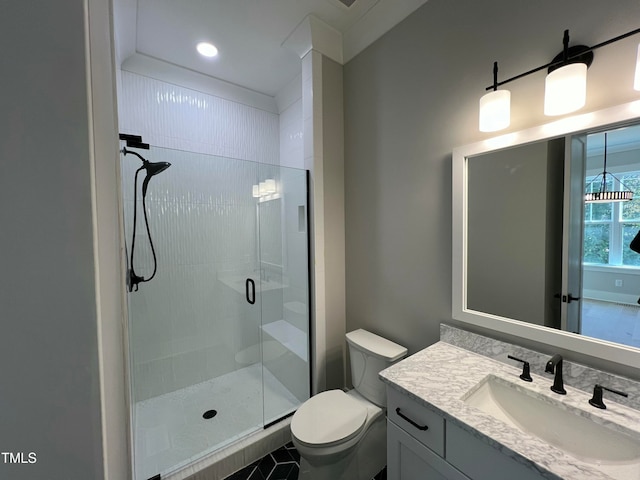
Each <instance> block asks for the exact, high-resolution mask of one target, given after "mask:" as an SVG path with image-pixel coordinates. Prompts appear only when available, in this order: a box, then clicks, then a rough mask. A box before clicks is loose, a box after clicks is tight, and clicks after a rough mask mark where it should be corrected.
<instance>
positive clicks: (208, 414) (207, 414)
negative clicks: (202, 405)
mask: <svg viewBox="0 0 640 480" xmlns="http://www.w3.org/2000/svg"><path fill="white" fill-rule="evenodd" d="M217 414H218V412H216V411H215V410H207V411H206V412H204V413H203V414H202V418H205V419H207V420H209V419H210V418H213V417H215V416H216V415H217Z"/></svg>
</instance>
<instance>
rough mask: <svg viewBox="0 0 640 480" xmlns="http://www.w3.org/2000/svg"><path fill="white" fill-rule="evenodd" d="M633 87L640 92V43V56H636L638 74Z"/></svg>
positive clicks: (639, 52) (639, 49)
mask: <svg viewBox="0 0 640 480" xmlns="http://www.w3.org/2000/svg"><path fill="white" fill-rule="evenodd" d="M633 89H634V90H638V91H639V92H640V43H639V44H638V57H637V58H636V76H635V79H634V81H633Z"/></svg>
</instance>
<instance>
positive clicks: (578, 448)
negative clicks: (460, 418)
mask: <svg viewBox="0 0 640 480" xmlns="http://www.w3.org/2000/svg"><path fill="white" fill-rule="evenodd" d="M569 394H571V392H570V393H569ZM550 395H555V394H553V393H550ZM462 400H463V401H464V402H465V403H466V404H467V405H470V406H472V407H475V408H477V409H479V410H481V411H483V412H485V413H487V414H489V415H491V416H493V417H494V418H496V419H498V420H501V421H502V422H504V423H506V424H508V425H511V426H512V427H515V428H517V429H519V430H520V431H522V432H525V433H528V434H531V435H534V436H536V437H538V438H539V439H541V440H543V441H545V442H547V443H549V444H551V445H553V446H555V447H557V448H559V449H560V450H562V451H564V452H565V453H567V454H569V455H571V456H573V457H574V458H576V459H578V460H581V461H583V462H585V463H588V464H591V465H593V466H595V467H596V468H598V469H599V470H601V471H603V472H605V473H608V474H610V475H616V476H615V477H614V478H632V477H627V476H624V477H620V476H617V475H619V474H620V473H622V471H621V470H620V468H621V467H622V469H623V470H624V471H634V472H638V471H640V470H639V468H640V440H639V439H637V438H632V437H631V436H628V435H626V434H624V433H621V432H617V431H616V430H614V429H613V428H609V427H607V426H605V425H600V424H598V423H595V421H594V420H593V419H592V418H588V415H589V413H588V410H587V411H585V412H580V411H579V410H574V409H568V407H567V406H565V405H563V404H562V403H561V402H559V401H556V400H555V399H553V398H552V397H548V396H546V395H542V394H540V393H538V392H535V391H533V390H531V389H528V388H527V387H526V386H523V385H519V384H515V383H511V382H509V381H507V380H504V379H502V378H499V377H496V376H493V375H489V376H487V377H485V379H484V380H483V381H482V382H481V383H480V384H478V385H477V386H476V387H474V388H473V389H472V390H470V391H469V392H468V393H467V394H466V395H465V396H464V397H463V398H462ZM585 403H586V399H585ZM587 407H589V405H588V404H587ZM636 475H637V473H636ZM633 478H637V477H636V476H634V477H633Z"/></svg>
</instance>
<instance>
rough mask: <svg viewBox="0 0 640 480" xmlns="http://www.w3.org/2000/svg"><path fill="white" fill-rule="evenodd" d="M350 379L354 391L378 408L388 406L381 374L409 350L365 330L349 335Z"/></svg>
mask: <svg viewBox="0 0 640 480" xmlns="http://www.w3.org/2000/svg"><path fill="white" fill-rule="evenodd" d="M347 343H348V345H349V358H350V360H351V380H352V381H353V387H354V388H355V390H356V391H357V392H358V393H359V394H360V395H362V396H363V397H364V398H366V399H367V400H369V401H370V402H372V403H374V404H376V405H378V406H379V407H386V406H387V396H386V391H385V385H384V383H382V381H381V380H380V379H379V378H378V373H379V372H381V371H382V370H384V369H385V368H387V367H390V366H391V365H393V364H394V363H396V362H398V361H399V360H401V359H403V358H404V357H405V356H406V355H407V349H406V348H405V347H402V346H400V345H398V344H397V343H394V342H392V341H391V340H387V339H386V338H382V337H380V336H378V335H376V334H374V333H371V332H368V331H366V330H362V329H358V330H354V331H353V332H349V333H347Z"/></svg>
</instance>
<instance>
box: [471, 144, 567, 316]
mask: <svg viewBox="0 0 640 480" xmlns="http://www.w3.org/2000/svg"><path fill="white" fill-rule="evenodd" d="M546 158H547V142H542V143H534V144H529V145H524V146H521V147H518V148H515V149H508V150H501V151H499V152H492V153H488V154H485V155H480V156H478V157H475V158H472V159H470V160H469V167H468V185H469V186H468V195H469V196H468V217H467V219H468V244H467V272H468V279H467V306H468V307H469V308H470V309H472V310H477V311H479V312H486V313H493V314H495V315H500V316H502V317H507V318H514V319H516V320H522V321H525V322H529V323H535V324H538V325H542V324H544V318H545V301H544V300H545V280H546V279H545V276H546V273H545V272H546V270H545V269H546V262H545V258H546V236H547V228H546V226H547V225H546V224H547V205H546V196H545V195H544V192H545V185H546V183H547V161H546ZM534 199H535V200H534ZM560 246H561V247H562V244H560Z"/></svg>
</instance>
